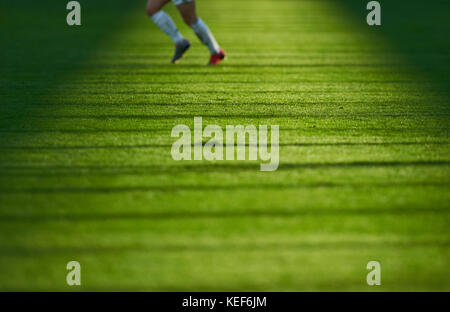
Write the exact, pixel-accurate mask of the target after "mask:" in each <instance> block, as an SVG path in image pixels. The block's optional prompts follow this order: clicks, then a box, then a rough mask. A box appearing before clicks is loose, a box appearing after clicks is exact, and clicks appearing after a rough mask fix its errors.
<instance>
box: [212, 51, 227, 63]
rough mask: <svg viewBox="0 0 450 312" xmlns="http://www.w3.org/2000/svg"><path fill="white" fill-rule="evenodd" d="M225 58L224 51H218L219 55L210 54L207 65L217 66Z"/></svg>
mask: <svg viewBox="0 0 450 312" xmlns="http://www.w3.org/2000/svg"><path fill="white" fill-rule="evenodd" d="M224 58H225V51H224V50H223V49H220V52H219V53H216V54H211V59H210V60H209V63H208V65H219V63H220V62H221V61H222V60H223V59H224Z"/></svg>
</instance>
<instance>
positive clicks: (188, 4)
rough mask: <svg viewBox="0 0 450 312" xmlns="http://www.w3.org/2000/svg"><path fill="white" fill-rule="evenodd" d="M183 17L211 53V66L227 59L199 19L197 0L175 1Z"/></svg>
mask: <svg viewBox="0 0 450 312" xmlns="http://www.w3.org/2000/svg"><path fill="white" fill-rule="evenodd" d="M173 2H174V3H175V5H176V6H177V8H178V10H179V11H180V13H181V16H182V17H183V20H184V21H185V23H186V24H188V25H189V26H190V27H191V28H192V30H193V31H194V32H195V34H196V35H197V37H198V38H199V39H200V41H201V42H202V43H203V44H204V45H206V46H207V47H208V49H209V51H210V52H211V59H210V62H209V64H210V65H217V64H219V63H220V61H221V60H223V59H224V58H225V52H224V51H223V50H222V49H221V48H220V46H219V44H218V43H217V41H216V39H215V38H214V36H213V34H212V33H211V31H210V30H209V28H208V26H207V25H206V24H205V23H204V22H203V20H202V19H201V18H199V17H197V13H196V10H195V0H173Z"/></svg>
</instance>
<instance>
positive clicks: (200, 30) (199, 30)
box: [191, 18, 220, 54]
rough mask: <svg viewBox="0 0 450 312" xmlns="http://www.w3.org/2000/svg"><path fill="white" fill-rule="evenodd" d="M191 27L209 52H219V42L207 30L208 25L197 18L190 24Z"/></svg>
mask: <svg viewBox="0 0 450 312" xmlns="http://www.w3.org/2000/svg"><path fill="white" fill-rule="evenodd" d="M191 27H192V30H193V31H194V32H195V34H196V35H197V37H198V38H199V39H200V41H201V42H203V44H204V45H206V46H207V47H208V49H209V51H210V52H211V54H217V53H219V52H220V46H219V44H218V43H217V41H216V39H215V38H214V36H213V34H212V33H211V31H210V30H209V28H208V26H206V24H205V23H204V22H203V21H202V19H200V18H199V19H197V20H196V21H195V23H194V24H192V25H191Z"/></svg>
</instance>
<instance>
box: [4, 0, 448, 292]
mask: <svg viewBox="0 0 450 312" xmlns="http://www.w3.org/2000/svg"><path fill="white" fill-rule="evenodd" d="M63 2H64V1H63ZM144 2H145V1H134V2H132V1H119V0H108V1H81V3H82V7H83V15H82V23H83V25H82V26H81V27H68V26H67V25H65V14H66V11H65V3H60V4H58V5H56V3H55V1H50V0H41V1H39V2H38V1H20V2H19V1H11V0H10V1H3V2H2V3H1V4H0V17H1V20H2V23H3V26H2V27H1V30H0V39H1V42H2V49H1V50H0V57H1V58H0V65H1V66H0V73H1V76H0V92H1V106H0V110H1V114H0V150H1V153H0V168H1V169H0V170H1V176H0V289H1V290H74V288H69V287H68V286H67V285H66V273H67V271H66V268H65V266H66V263H67V262H68V261H70V260H77V261H79V262H80V263H81V266H82V287H81V288H79V289H80V290H196V291H204V290H206V291H213V290H219V291H222V290H244V291H247V290H254V291H260V290H261V291H268V290H276V291H280V290H281V291H286V290H289V291H300V290H357V291H361V290H362V291H371V290H447V291H448V290H450V280H449V278H448V277H449V276H450V267H449V260H450V252H449V244H450V216H449V212H450V211H449V199H450V198H449V197H450V196H449V182H450V181H449V173H450V171H449V169H450V153H449V152H450V150H449V142H450V141H449V139H448V125H449V96H450V94H449V90H450V89H449V80H448V72H449V70H450V62H449V61H450V60H449V55H450V54H449V52H450V40H449V34H450V24H449V23H446V22H445V21H446V19H447V17H446V13H447V12H448V4H447V2H446V1H434V2H433V7H430V5H429V4H427V2H425V1H418V0H414V1H408V5H407V6H405V5H403V4H402V1H398V2H397V3H396V4H392V3H389V4H388V3H386V4H383V26H382V27H379V28H373V27H369V26H367V25H366V24H365V14H366V12H365V3H361V1H341V2H337V1H300V0H299V1H280V0H276V1H269V0H246V1H240V0H228V1H218V0H208V1H202V0H199V1H198V11H199V14H200V16H202V18H203V19H204V20H205V21H206V22H207V23H208V24H209V26H210V27H211V29H212V30H213V31H214V33H215V34H216V37H217V38H218V39H219V41H220V43H221V44H222V45H223V47H224V48H225V49H226V50H227V52H228V54H229V58H228V60H227V61H226V62H225V63H223V65H221V66H220V67H218V68H209V67H206V66H204V64H205V63H206V62H207V59H208V52H207V50H206V49H205V48H204V47H203V46H202V45H201V44H200V43H199V42H198V40H197V39H196V38H195V36H194V35H193V33H192V32H191V31H190V30H189V29H188V28H187V27H186V26H184V25H182V22H181V20H180V18H179V16H178V14H176V12H175V9H174V8H173V5H172V4H170V5H169V6H168V8H167V12H169V13H170V14H171V16H173V17H174V19H175V20H176V22H177V24H178V26H179V28H180V29H181V31H182V33H183V34H184V35H185V36H186V37H187V38H188V39H190V40H191V41H192V42H193V43H194V46H193V48H192V50H191V51H190V52H189V53H188V54H187V55H186V57H185V58H184V59H183V60H182V62H181V63H180V64H179V65H176V66H172V65H170V64H169V60H170V57H171V54H172V45H171V44H170V41H169V39H168V38H167V37H166V36H165V35H164V34H162V33H160V31H159V30H158V29H157V28H156V27H155V26H154V25H153V24H152V23H151V22H150V21H149V20H148V18H146V16H145V11H144V9H143V8H144V6H145V3H144ZM195 116H202V117H203V123H204V125H206V124H219V125H222V126H225V125H230V124H231V125H237V124H243V125H247V124H254V125H259V124H268V125H280V145H281V147H280V168H279V170H278V171H276V172H273V173H263V172H259V162H245V161H244V162H239V161H219V162H215V163H211V162H199V161H197V162H194V161H192V162H175V161H173V160H172V158H171V155H170V149H171V144H172V143H173V139H172V138H171V137H170V132H171V129H172V127H173V126H175V125H177V124H188V125H190V126H192V125H193V120H194V117H195ZM370 260H378V261H380V263H381V266H382V286H381V287H379V288H373V287H369V286H367V284H366V274H367V270H366V264H367V262H369V261H370Z"/></svg>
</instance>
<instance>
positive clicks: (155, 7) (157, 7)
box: [147, 0, 191, 63]
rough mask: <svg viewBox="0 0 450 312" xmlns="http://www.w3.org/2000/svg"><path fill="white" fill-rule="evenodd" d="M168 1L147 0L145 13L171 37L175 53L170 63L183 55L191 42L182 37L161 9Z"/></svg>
mask: <svg viewBox="0 0 450 312" xmlns="http://www.w3.org/2000/svg"><path fill="white" fill-rule="evenodd" d="M169 1H170V0H148V2H147V14H148V16H150V17H151V19H152V20H153V22H154V23H155V24H156V25H157V26H158V27H159V28H160V29H161V30H162V31H163V32H164V33H166V34H167V35H169V36H170V38H172V40H173V42H174V43H175V54H174V56H173V58H172V63H176V62H177V61H178V60H179V59H180V58H181V57H183V54H184V53H185V52H186V51H187V50H188V49H189V48H190V46H191V44H190V42H189V41H187V40H186V39H184V38H183V36H182V35H181V33H180V32H179V31H178V28H177V26H176V25H175V23H174V21H173V20H172V18H170V16H169V15H167V14H166V13H165V12H164V11H162V10H161V9H162V7H163V6H164V5H165V4H166V3H168V2H169Z"/></svg>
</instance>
